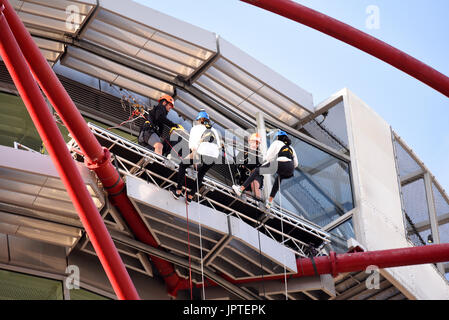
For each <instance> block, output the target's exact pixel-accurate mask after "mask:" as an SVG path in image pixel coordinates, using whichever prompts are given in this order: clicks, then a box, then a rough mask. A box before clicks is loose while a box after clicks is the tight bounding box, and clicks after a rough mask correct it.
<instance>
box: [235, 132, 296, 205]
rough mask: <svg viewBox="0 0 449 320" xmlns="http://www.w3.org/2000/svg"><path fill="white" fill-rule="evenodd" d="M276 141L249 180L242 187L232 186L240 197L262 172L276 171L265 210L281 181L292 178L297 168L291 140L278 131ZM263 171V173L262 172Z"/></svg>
mask: <svg viewBox="0 0 449 320" xmlns="http://www.w3.org/2000/svg"><path fill="white" fill-rule="evenodd" d="M275 138H276V141H274V142H273V143H272V144H271V146H270V148H269V149H268V150H267V154H266V155H265V157H264V164H263V165H262V166H260V167H257V168H256V169H255V170H254V171H253V172H252V173H251V175H250V176H249V178H248V179H247V180H246V181H245V182H244V183H243V185H242V186H237V185H233V186H232V189H233V190H234V192H235V193H236V194H237V195H238V196H241V195H242V192H243V191H244V190H245V189H246V188H247V187H248V186H249V185H250V184H251V182H252V181H254V179H256V177H257V175H260V174H264V171H266V170H270V169H271V168H274V169H276V171H275V172H272V173H273V174H276V176H275V179H274V184H273V188H272V189H271V193H270V196H269V198H268V201H267V203H266V207H267V209H269V208H270V207H271V205H272V203H273V199H274V197H275V196H276V194H277V192H278V191H279V187H280V184H281V182H282V181H283V180H285V179H289V178H292V177H293V175H294V172H295V168H296V167H297V166H298V157H297V155H296V152H295V149H293V148H292V147H291V143H292V142H291V140H290V138H289V137H288V135H287V133H285V132H284V131H281V130H280V131H278V132H277V133H276V134H275ZM262 170H264V171H262Z"/></svg>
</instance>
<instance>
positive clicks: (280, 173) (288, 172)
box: [243, 161, 295, 198]
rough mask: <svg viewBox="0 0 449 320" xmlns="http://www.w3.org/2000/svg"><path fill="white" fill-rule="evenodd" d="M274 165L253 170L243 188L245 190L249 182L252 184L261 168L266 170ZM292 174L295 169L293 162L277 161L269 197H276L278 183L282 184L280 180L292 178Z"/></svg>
mask: <svg viewBox="0 0 449 320" xmlns="http://www.w3.org/2000/svg"><path fill="white" fill-rule="evenodd" d="M274 165H275V163H267V164H265V165H263V166H260V167H257V168H256V169H254V171H253V172H252V173H251V175H250V176H249V177H248V179H246V181H245V182H244V183H243V187H244V188H245V189H246V188H248V187H249V185H250V184H251V182H253V181H254V180H255V179H256V178H257V177H258V176H259V175H260V169H261V168H264V169H266V168H269V167H270V166H274ZM294 172H295V168H294V165H293V161H288V162H282V161H278V162H277V170H276V175H275V177H274V178H275V179H274V184H273V188H272V189H271V193H270V197H272V198H274V197H275V196H276V194H277V193H278V191H279V187H280V183H281V182H282V180H284V179H288V178H291V177H293V174H294Z"/></svg>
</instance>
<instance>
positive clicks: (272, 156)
mask: <svg viewBox="0 0 449 320" xmlns="http://www.w3.org/2000/svg"><path fill="white" fill-rule="evenodd" d="M277 142H280V141H275V142H273V143H272V144H271V146H270V147H269V148H268V150H267V154H266V155H265V157H264V158H263V162H271V161H274V160H276V158H277V155H278V153H279V143H277Z"/></svg>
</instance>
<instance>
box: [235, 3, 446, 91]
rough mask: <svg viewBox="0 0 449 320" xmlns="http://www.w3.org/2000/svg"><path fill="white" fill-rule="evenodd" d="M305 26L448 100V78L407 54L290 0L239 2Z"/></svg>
mask: <svg viewBox="0 0 449 320" xmlns="http://www.w3.org/2000/svg"><path fill="white" fill-rule="evenodd" d="M240 1H243V2H246V3H249V4H252V5H254V6H257V7H260V8H262V9H265V10H268V11H271V12H273V13H276V14H278V15H281V16H283V17H285V18H288V19H291V20H293V21H296V22H299V23H301V24H304V25H306V26H308V27H310V28H313V29H315V30H318V31H320V32H322V33H325V34H327V35H329V36H331V37H333V38H336V39H338V40H341V41H343V42H345V43H347V44H349V45H351V46H353V47H356V48H358V49H360V50H362V51H364V52H366V53H368V54H370V55H372V56H374V57H376V58H378V59H380V60H382V61H384V62H386V63H388V64H390V65H392V66H394V67H396V68H398V69H399V70H401V71H403V72H405V73H407V74H409V75H410V76H412V77H414V78H416V79H418V80H419V81H421V82H423V83H425V84H427V85H428V86H430V87H432V88H434V89H435V90H437V91H439V92H441V93H442V94H444V95H445V96H447V97H449V78H448V77H447V76H445V75H444V74H442V73H440V72H438V71H437V70H435V69H433V68H432V67H430V66H428V65H427V64H425V63H423V62H421V61H419V60H417V59H415V58H413V57H412V56H410V55H408V54H407V53H405V52H403V51H401V50H398V49H396V48H395V47H393V46H391V45H389V44H387V43H385V42H383V41H381V40H379V39H377V38H374V37H373V36H371V35H369V34H367V33H365V32H362V31H360V30H358V29H356V28H354V27H351V26H350V25H348V24H345V23H343V22H341V21H338V20H336V19H334V18H332V17H329V16H327V15H325V14H323V13H320V12H318V11H315V10H313V9H310V8H307V7H305V6H303V5H300V4H299V3H297V2H293V1H290V0H276V1H273V0H240Z"/></svg>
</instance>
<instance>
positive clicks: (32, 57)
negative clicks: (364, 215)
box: [0, 0, 184, 297]
mask: <svg viewBox="0 0 449 320" xmlns="http://www.w3.org/2000/svg"><path fill="white" fill-rule="evenodd" d="M1 4H3V5H4V6H5V8H6V10H5V12H4V14H5V17H6V19H7V20H8V23H9V25H10V26H11V29H12V31H13V33H14V36H15V38H16V39H17V40H18V43H19V45H20V48H21V50H22V52H23V54H24V56H25V58H26V60H27V63H28V65H29V67H30V69H31V71H32V72H33V75H34V77H35V79H37V81H38V83H39V85H40V87H41V88H42V90H43V91H44V93H45V95H46V96H47V97H48V99H49V100H50V102H51V104H52V105H53V107H54V108H55V109H56V111H57V112H58V114H59V116H60V117H61V119H62V121H63V122H64V125H65V126H66V127H67V129H68V130H69V132H70V133H71V135H72V137H73V138H74V139H75V140H76V142H77V143H78V146H79V147H80V149H81V151H82V152H83V154H84V155H85V157H86V163H87V164H88V166H89V168H90V169H92V170H94V171H95V173H96V174H97V176H98V177H99V179H100V181H101V182H102V184H103V186H104V188H105V189H106V190H107V191H108V194H109V195H110V199H111V200H112V201H113V203H114V204H115V205H116V207H117V209H118V210H119V211H120V212H121V213H122V215H123V217H124V219H125V221H126V223H127V224H128V226H129V227H130V229H131V230H132V231H133V232H134V233H135V234H136V237H137V238H138V239H139V240H140V241H142V242H143V243H146V244H148V245H151V246H153V247H157V246H158V245H157V242H156V240H155V239H154V238H153V236H152V235H151V233H150V232H149V230H148V229H147V228H146V226H145V224H144V222H143V220H142V218H141V217H140V215H139V213H138V212H137V211H136V209H135V208H134V206H133V205H132V204H131V202H130V201H129V199H128V197H127V196H126V194H125V193H124V192H123V191H124V190H125V184H124V182H123V180H122V179H121V177H120V175H119V173H118V172H117V170H116V169H115V167H114V166H113V165H112V163H111V161H110V154H109V151H108V150H106V149H104V148H103V147H102V146H101V145H100V143H99V142H98V140H97V139H96V138H95V136H94V135H93V134H92V132H91V131H90V130H89V128H88V126H87V124H86V121H85V120H84V119H83V117H82V116H81V114H80V112H79V111H78V109H77V108H76V106H75V104H74V103H73V101H72V99H71V98H70V96H69V95H68V93H67V91H66V90H65V88H64V87H63V86H62V84H61V82H60V81H59V79H58V77H57V76H56V74H55V73H54V71H53V69H52V68H50V66H49V65H48V62H47V60H46V59H45V58H44V56H43V55H42V53H41V52H40V50H39V48H38V46H37V45H36V44H35V42H34V41H33V39H32V38H31V36H30V34H29V32H28V30H27V29H26V28H25V26H24V24H23V23H22V21H21V20H20V18H19V17H18V16H17V14H16V12H15V11H14V8H13V7H12V6H11V5H10V4H9V2H8V0H0V5H1ZM150 257H151V260H152V261H153V263H154V265H155V267H156V268H157V269H158V271H159V273H160V274H161V275H162V277H164V279H165V282H166V285H167V291H168V293H169V294H170V295H171V296H174V297H176V294H177V291H178V288H179V287H180V286H182V285H183V282H184V279H181V278H180V277H178V275H177V274H176V273H175V270H174V267H173V264H171V263H169V262H167V261H165V260H162V259H160V258H157V257H154V256H150Z"/></svg>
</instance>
